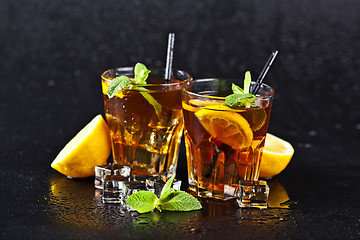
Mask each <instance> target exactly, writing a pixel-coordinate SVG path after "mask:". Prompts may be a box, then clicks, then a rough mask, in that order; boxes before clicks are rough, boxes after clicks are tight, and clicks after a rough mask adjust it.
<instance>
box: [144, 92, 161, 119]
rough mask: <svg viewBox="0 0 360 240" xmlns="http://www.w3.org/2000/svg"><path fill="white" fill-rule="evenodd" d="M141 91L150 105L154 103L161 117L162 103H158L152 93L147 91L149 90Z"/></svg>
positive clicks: (157, 113)
mask: <svg viewBox="0 0 360 240" xmlns="http://www.w3.org/2000/svg"><path fill="white" fill-rule="evenodd" d="M140 93H141V95H142V96H143V97H144V98H145V99H146V101H148V103H150V105H152V106H153V107H154V109H155V112H156V115H157V116H158V117H159V119H160V114H161V105H160V103H158V102H157V101H156V100H155V98H154V97H153V96H151V95H150V93H147V92H140Z"/></svg>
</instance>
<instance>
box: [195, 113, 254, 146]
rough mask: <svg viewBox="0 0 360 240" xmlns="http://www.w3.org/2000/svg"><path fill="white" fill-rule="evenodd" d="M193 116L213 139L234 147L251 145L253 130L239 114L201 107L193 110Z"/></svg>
mask: <svg viewBox="0 0 360 240" xmlns="http://www.w3.org/2000/svg"><path fill="white" fill-rule="evenodd" d="M195 116H196V117H197V118H198V119H199V121H200V123H201V125H202V126H203V127H204V128H205V130H206V131H208V133H209V134H210V135H211V136H212V137H213V138H214V139H217V140H219V141H220V142H223V143H225V144H227V145H229V146H231V147H232V148H234V149H247V148H249V147H250V146H251V143H252V140H253V132H252V131H251V128H250V125H249V123H248V122H247V121H246V119H245V118H243V117H242V116H241V115H240V114H238V113H235V112H229V111H214V110H208V109H201V110H199V111H197V112H195Z"/></svg>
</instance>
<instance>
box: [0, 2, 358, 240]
mask: <svg viewBox="0 0 360 240" xmlns="http://www.w3.org/2000/svg"><path fill="white" fill-rule="evenodd" d="M359 9H360V4H359V1H356V0H346V1H341V2H340V1H332V0H321V1H316V3H315V2H314V1H311V0H305V1H300V2H293V1H280V0H271V1H266V3H264V2H263V1H223V2H219V1H215V0H209V1H206V3H201V2H196V3H195V2H194V1H190V0H184V1H175V2H171V3H166V4H165V3H163V2H162V1H160V0H155V1H151V3H150V1H149V2H146V1H107V2H106V4H105V3H102V2H92V3H90V2H89V1H84V0H82V1H76V2H71V1H51V3H45V2H43V3H42V2H40V1H10V0H4V1H1V3H0V13H1V14H0V34H1V37H0V46H1V48H0V62H1V64H0V81H1V87H0V100H1V101H0V136H1V144H0V159H1V161H0V173H1V182H0V189H1V194H0V214H1V220H0V226H1V227H0V229H1V230H0V238H1V239H105V238H119V239H125V238H126V239H209V240H210V239H334V238H335V239H340V238H342V239H359V238H360V204H359V199H360V184H359V182H360V157H359V154H358V149H359V146H360V111H359V106H358V97H359V91H360V82H359V81H358V78H359V75H360V70H359V69H360V68H359V66H360V62H359V59H360V58H359V55H360V45H359V44H358V42H359V31H358V25H359V24H358V23H359V19H360V18H359V17H360V15H359ZM169 11H170V12H171V14H168V13H169ZM120 13H121V14H120ZM170 31H174V32H176V34H177V35H176V36H177V37H176V45H175V55H174V56H175V58H174V60H175V61H174V67H175V68H180V69H184V70H186V71H189V72H190V73H191V74H192V75H193V76H194V77H196V78H197V77H202V78H204V77H238V76H239V75H241V76H242V75H243V74H244V72H245V71H246V70H251V72H252V73H253V75H254V76H257V75H258V74H259V73H260V71H261V69H262V67H263V65H264V63H265V62H266V60H267V58H268V56H269V55H270V53H271V51H272V50H274V49H277V50H279V55H278V57H277V59H276V60H275V62H274V64H273V66H272V68H271V71H269V74H268V76H267V77H266V82H267V83H268V84H270V85H271V86H273V87H274V88H275V90H276V95H275V101H274V107H273V110H272V115H271V119H270V127H269V131H270V132H271V133H273V134H275V135H277V136H279V137H282V138H284V139H286V140H287V141H289V142H290V143H291V144H292V145H293V146H294V148H295V155H294V157H293V159H292V161H291V162H290V164H289V166H288V167H287V168H286V170H285V171H284V172H282V173H281V174H280V175H278V176H276V177H275V178H274V179H271V180H269V181H268V184H269V185H270V199H269V205H270V207H269V209H267V210H258V209H239V208H238V206H237V204H236V202H235V201H227V202H221V201H216V200H201V202H202V204H203V209H202V210H200V211H194V212H185V213H172V212H162V213H158V212H153V213H148V214H136V213H128V212H122V211H121V210H120V208H119V206H118V205H115V204H102V203H101V202H100V201H99V198H98V195H97V194H96V192H95V188H94V185H93V181H94V179H92V178H89V179H79V180H71V179H67V178H66V177H65V176H63V175H61V174H60V173H58V172H56V171H55V170H53V169H51V167H50V164H51V162H52V161H53V159H54V158H55V157H56V155H57V153H58V152H59V151H60V150H61V149H62V147H63V146H64V145H65V144H66V143H67V142H68V141H69V140H70V139H71V138H72V137H73V136H74V135H75V134H76V133H77V132H78V131H79V130H80V129H81V128H82V127H83V126H85V124H86V123H88V122H89V121H90V120H91V119H92V118H93V117H94V116H95V115H97V114H99V113H103V105H102V104H103V102H102V95H101V90H100V77H99V76H100V74H101V73H102V72H103V71H105V70H106V69H108V68H111V67H116V66H132V65H134V64H135V63H136V62H137V61H141V62H143V63H145V64H146V65H147V66H156V67H160V66H164V65H165V61H164V60H165V55H166V51H165V49H166V46H167V34H168V32H170ZM177 178H178V179H180V180H182V181H183V186H182V188H183V190H186V188H187V185H186V181H187V170H186V161H185V152H184V147H182V149H181V151H180V158H179V166H178V170H177Z"/></svg>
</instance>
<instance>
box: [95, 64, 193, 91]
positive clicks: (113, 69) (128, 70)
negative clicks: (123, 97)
mask: <svg viewBox="0 0 360 240" xmlns="http://www.w3.org/2000/svg"><path fill="white" fill-rule="evenodd" d="M148 69H149V70H150V71H153V70H164V71H165V68H161V67H158V68H156V67H154V68H148ZM110 71H122V72H129V73H133V71H134V67H117V68H110V69H107V70H105V71H104V72H103V73H102V74H101V80H104V81H105V82H108V83H111V82H112V79H109V78H107V77H105V74H106V73H108V72H110ZM172 71H173V72H181V73H184V74H185V75H186V76H187V78H186V79H185V80H180V82H172V83H165V82H164V83H149V84H137V86H147V87H154V86H158V87H161V86H166V87H169V86H176V85H179V84H182V83H185V82H189V81H192V80H193V77H192V76H191V74H190V73H188V72H185V71H184V70H180V69H172ZM150 74H151V73H150ZM164 80H165V79H164ZM129 90H130V89H129Z"/></svg>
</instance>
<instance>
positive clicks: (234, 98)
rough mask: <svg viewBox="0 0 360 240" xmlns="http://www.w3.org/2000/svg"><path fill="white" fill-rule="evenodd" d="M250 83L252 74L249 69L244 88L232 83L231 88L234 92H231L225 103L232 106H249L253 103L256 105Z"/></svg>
mask: <svg viewBox="0 0 360 240" xmlns="http://www.w3.org/2000/svg"><path fill="white" fill-rule="evenodd" d="M250 84H251V74H250V72H249V71H247V72H246V73H245V78H244V90H243V89H242V88H241V87H239V86H237V85H235V84H232V86H231V90H232V91H233V94H230V95H229V96H227V97H226V98H225V103H224V105H227V106H229V107H231V108H241V107H245V108H249V107H251V106H252V104H253V105H254V101H255V95H253V94H251V93H250ZM255 106H256V105H255Z"/></svg>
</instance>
